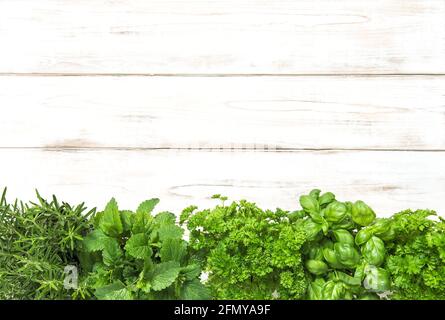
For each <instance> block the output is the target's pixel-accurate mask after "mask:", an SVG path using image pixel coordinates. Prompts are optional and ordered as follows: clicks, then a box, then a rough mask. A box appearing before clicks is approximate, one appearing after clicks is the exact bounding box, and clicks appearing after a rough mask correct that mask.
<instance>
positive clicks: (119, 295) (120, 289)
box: [94, 281, 133, 300]
mask: <svg viewBox="0 0 445 320" xmlns="http://www.w3.org/2000/svg"><path fill="white" fill-rule="evenodd" d="M94 295H95V296H96V297H97V298H98V299H99V300H131V299H132V298H133V297H132V295H131V292H130V291H129V290H128V289H127V288H126V287H125V285H124V284H123V283H122V282H121V281H116V282H114V283H112V284H109V285H106V286H103V287H100V288H97V289H96V291H95V293H94Z"/></svg>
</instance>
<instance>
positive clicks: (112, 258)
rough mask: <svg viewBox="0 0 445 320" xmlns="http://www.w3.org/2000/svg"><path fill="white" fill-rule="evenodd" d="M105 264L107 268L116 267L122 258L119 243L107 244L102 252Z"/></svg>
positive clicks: (110, 242)
mask: <svg viewBox="0 0 445 320" xmlns="http://www.w3.org/2000/svg"><path fill="white" fill-rule="evenodd" d="M102 256H103V259H104V263H105V265H107V266H112V265H116V264H117V263H118V262H119V261H120V258H121V257H122V250H121V248H120V246H119V243H118V242H117V241H109V242H106V243H105V246H104V250H103V252H102Z"/></svg>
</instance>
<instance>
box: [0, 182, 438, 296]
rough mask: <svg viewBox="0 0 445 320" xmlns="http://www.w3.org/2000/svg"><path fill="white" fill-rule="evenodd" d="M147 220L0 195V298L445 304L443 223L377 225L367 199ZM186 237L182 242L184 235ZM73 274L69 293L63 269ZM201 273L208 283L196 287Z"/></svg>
mask: <svg viewBox="0 0 445 320" xmlns="http://www.w3.org/2000/svg"><path fill="white" fill-rule="evenodd" d="M213 198H215V199H219V200H220V201H221V204H220V205H217V206H215V207H214V208H211V209H205V210H201V211H198V210H196V209H197V207H195V206H192V207H189V208H186V209H185V210H183V212H182V214H181V217H180V225H181V226H178V225H177V224H176V217H175V215H174V214H172V213H170V212H161V213H158V214H156V215H154V214H152V212H153V210H154V208H155V206H156V205H157V204H158V203H159V199H150V200H147V201H144V202H143V203H141V204H140V205H139V207H138V208H137V210H136V211H135V212H132V211H128V210H119V207H118V204H117V202H116V200H115V199H112V200H111V201H110V202H109V203H108V204H107V205H106V207H105V209H104V211H102V212H98V213H95V209H93V210H90V211H88V212H87V211H86V209H85V207H84V205H83V204H81V205H78V206H74V207H73V206H70V205H69V204H67V203H64V202H63V203H59V201H58V200H57V199H56V197H53V199H52V200H51V201H50V202H48V201H46V200H44V199H42V198H41V197H40V195H39V194H38V193H37V199H38V201H37V203H32V202H31V203H23V202H19V201H15V202H14V203H8V202H7V201H6V190H5V191H4V192H3V194H1V198H0V299H106V300H116V299H118V300H129V299H193V300H196V299H208V298H215V299H310V300H320V299H324V300H337V299H345V300H352V299H358V300H376V299H381V298H383V297H384V298H386V299H415V300H418V299H445V220H444V219H442V218H440V217H438V216H437V215H436V213H435V212H434V211H430V210H417V211H411V210H406V211H403V212H400V213H397V214H395V215H393V216H392V217H390V218H377V217H376V214H375V213H374V211H373V210H372V209H371V208H370V207H369V206H368V205H367V204H365V203H364V202H363V201H360V200H359V201H356V202H348V201H346V202H341V201H338V200H337V199H336V198H335V195H334V194H333V193H331V192H326V193H323V194H322V193H321V191H320V190H318V189H314V190H312V191H311V192H310V193H309V194H307V195H303V196H301V197H300V205H301V208H302V209H301V210H297V211H293V212H288V211H283V210H280V209H276V210H275V211H271V210H262V209H260V208H259V207H258V206H257V205H255V204H254V203H250V202H247V201H245V200H242V201H240V202H232V203H231V204H229V205H226V204H225V203H226V201H227V198H226V197H222V196H221V195H215V196H213ZM182 226H186V227H187V229H188V231H189V234H188V236H189V240H188V241H185V240H184V238H185V236H186V235H184V229H183V227H182ZM67 266H74V267H78V271H79V283H78V287H77V288H76V289H65V288H64V280H65V277H66V274H65V267H67ZM202 270H204V271H206V272H207V275H208V278H207V280H206V282H205V284H203V283H202V282H201V281H200V277H201V275H202Z"/></svg>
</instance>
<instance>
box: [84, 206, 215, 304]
mask: <svg viewBox="0 0 445 320" xmlns="http://www.w3.org/2000/svg"><path fill="white" fill-rule="evenodd" d="M158 202H159V200H158V199H151V200H148V201H145V202H143V203H142V204H141V205H140V206H139V207H138V209H137V210H136V213H133V212H131V211H128V210H126V211H119V209H118V205H117V203H116V201H115V200H114V199H112V200H111V201H110V202H109V203H108V204H107V206H106V207H105V210H104V211H103V212H100V213H98V215H97V216H96V217H95V218H94V219H93V220H94V228H95V229H94V231H92V232H91V233H89V234H88V235H87V236H86V237H85V239H84V241H83V243H82V248H83V252H84V254H85V255H84V257H83V259H82V267H83V271H84V272H88V273H89V275H88V277H87V279H86V280H85V281H86V282H87V283H88V285H89V286H90V288H91V289H92V290H93V291H94V296H95V297H96V298H97V299H106V300H113V299H119V300H125V299H208V298H209V293H208V290H207V288H206V287H204V285H203V284H201V282H200V281H199V276H200V275H201V270H200V268H199V266H198V264H197V263H196V262H195V261H194V259H193V257H192V256H190V254H189V252H188V248H187V242H186V241H184V240H183V239H182V236H183V230H182V229H181V228H180V227H178V226H177V225H176V224H175V216H174V215H173V214H172V213H169V212H162V213H159V214H157V215H155V216H153V215H152V214H151V213H152V210H153V209H154V207H155V206H156V204H157V203H158Z"/></svg>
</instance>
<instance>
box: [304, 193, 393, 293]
mask: <svg viewBox="0 0 445 320" xmlns="http://www.w3.org/2000/svg"><path fill="white" fill-rule="evenodd" d="M320 193H321V192H320V190H317V189H316V190H312V191H311V192H310V193H309V195H304V196H301V197H300V204H301V207H302V208H303V211H304V213H305V216H304V217H303V218H302V219H303V221H304V222H303V223H304V225H305V226H306V230H308V233H307V234H308V242H307V243H305V245H304V246H303V253H304V261H305V267H306V270H307V272H308V274H309V277H310V280H311V282H310V284H309V287H308V291H307V295H306V298H307V299H310V300H321V299H322V300H337V299H346V300H351V299H362V298H364V297H372V298H378V296H377V295H375V294H374V293H375V292H380V293H383V292H385V291H386V290H388V289H389V277H388V273H387V272H386V270H383V269H381V268H378V266H380V265H381V264H382V263H383V261H384V259H385V244H384V242H383V241H382V240H381V239H380V238H378V237H377V236H376V235H374V234H373V233H372V232H370V231H369V230H371V229H372V230H375V231H376V230H377V227H378V226H380V224H381V223H380V222H377V221H376V220H375V213H374V211H372V209H371V208H370V207H368V206H367V205H366V204H365V203H364V202H363V201H357V202H355V203H354V204H352V203H351V202H340V201H337V200H336V199H335V196H334V194H332V193H331V192H327V193H325V194H320ZM365 225H366V226H368V225H369V227H368V228H367V229H364V228H363V227H362V226H365ZM378 231H380V232H381V233H383V228H382V226H380V229H378ZM385 231H386V229H385Z"/></svg>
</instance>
